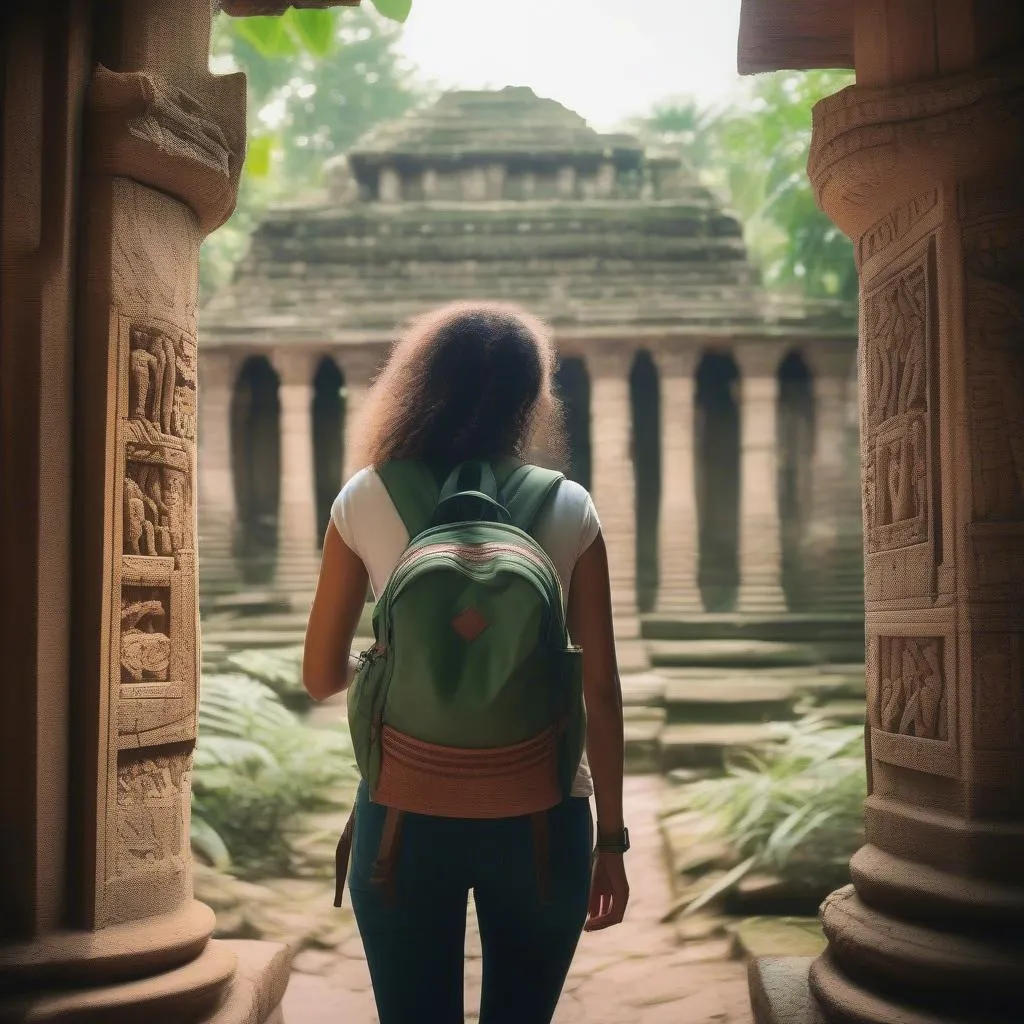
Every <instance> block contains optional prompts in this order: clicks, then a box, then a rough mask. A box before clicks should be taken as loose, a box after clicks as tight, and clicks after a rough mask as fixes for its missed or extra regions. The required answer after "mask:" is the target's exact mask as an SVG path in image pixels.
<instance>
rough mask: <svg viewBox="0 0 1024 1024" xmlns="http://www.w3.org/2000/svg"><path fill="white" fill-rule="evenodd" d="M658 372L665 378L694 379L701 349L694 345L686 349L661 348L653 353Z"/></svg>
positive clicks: (652, 356)
mask: <svg viewBox="0 0 1024 1024" xmlns="http://www.w3.org/2000/svg"><path fill="white" fill-rule="evenodd" d="M651 358H652V359H653V360H654V365H655V366H657V368H658V372H659V373H660V374H662V376H664V377H692V376H693V375H694V374H695V373H696V372H697V364H698V363H699V362H700V349H699V348H698V347H697V346H695V345H693V346H690V345H688V346H687V347H685V348H682V347H679V348H659V349H655V350H654V351H652V352H651Z"/></svg>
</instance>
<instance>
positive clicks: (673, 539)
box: [654, 349, 704, 616]
mask: <svg viewBox="0 0 1024 1024" xmlns="http://www.w3.org/2000/svg"><path fill="white" fill-rule="evenodd" d="M698 356H699V352H698V351H697V350H696V349H679V350H675V351H664V352H655V353H654V360H655V363H656V364H657V367H658V377H659V383H660V385H661V512H660V515H659V517H658V602H657V609H658V613H659V614H660V615H665V616H675V615H694V614H698V615H699V614H700V613H702V612H703V611H704V605H703V603H702V602H701V598H700V587H699V586H698V583H697V559H698V554H699V552H698V522H697V492H696V479H695V476H694V445H695V430H694V427H695V422H694V415H695V413H694V400H695V395H696V390H697V379H696V368H697V358H698Z"/></svg>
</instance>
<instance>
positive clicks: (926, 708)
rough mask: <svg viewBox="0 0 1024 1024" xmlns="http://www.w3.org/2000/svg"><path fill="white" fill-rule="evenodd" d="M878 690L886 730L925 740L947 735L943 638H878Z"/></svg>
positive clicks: (880, 712)
mask: <svg viewBox="0 0 1024 1024" xmlns="http://www.w3.org/2000/svg"><path fill="white" fill-rule="evenodd" d="M877 643H878V651H877V655H876V657H877V662H876V663H875V664H876V671H877V673H878V676H877V678H878V689H877V691H876V694H877V696H876V700H877V713H878V721H879V727H880V728H881V729H882V730H883V731H884V732H890V733H898V734H900V735H903V736H918V737H921V738H924V739H932V740H946V739H948V738H949V735H948V723H947V708H946V684H945V674H944V672H943V667H942V638H941V637H908V636H880V637H878V641H877Z"/></svg>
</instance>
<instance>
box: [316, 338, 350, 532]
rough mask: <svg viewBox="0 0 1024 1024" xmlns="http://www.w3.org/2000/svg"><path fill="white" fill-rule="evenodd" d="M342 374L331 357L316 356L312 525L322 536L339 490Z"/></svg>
mask: <svg viewBox="0 0 1024 1024" xmlns="http://www.w3.org/2000/svg"><path fill="white" fill-rule="evenodd" d="M344 387H345V378H344V376H343V374H342V372H341V371H340V370H339V369H338V366H337V364H336V363H335V362H334V360H333V359H330V358H328V357H327V356H325V357H324V358H323V359H321V360H320V363H319V365H318V366H317V368H316V373H315V374H314V376H313V409H312V416H313V475H314V479H315V487H316V528H317V536H318V537H320V538H322V537H323V536H324V533H325V532H326V531H327V525H328V523H329V522H330V519H331V505H332V504H333V503H334V499H335V498H336V497H337V494H338V491H339V490H341V484H342V479H341V476H342V462H343V460H344V455H345V399H344Z"/></svg>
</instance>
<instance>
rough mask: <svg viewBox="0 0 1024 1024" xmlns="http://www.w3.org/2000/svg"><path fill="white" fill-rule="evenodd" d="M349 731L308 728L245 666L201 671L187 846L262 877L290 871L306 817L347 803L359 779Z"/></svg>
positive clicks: (212, 859)
mask: <svg viewBox="0 0 1024 1024" xmlns="http://www.w3.org/2000/svg"><path fill="white" fill-rule="evenodd" d="M352 762H353V754H352V746H351V741H350V739H349V735H348V731H347V730H346V729H343V728H334V729H314V728H311V727H309V726H307V725H305V724H303V722H302V721H301V719H300V718H299V717H298V716H297V715H295V714H294V713H293V712H291V711H289V710H288V709H287V708H286V707H284V706H283V705H282V703H281V700H280V698H279V697H278V695H277V694H275V693H274V691H273V690H272V689H271V688H270V687H269V686H267V685H266V684H264V683H263V682H260V681H258V680H257V679H253V678H250V677H249V676H247V675H243V674H241V673H234V674H218V675H208V676H204V677H203V680H202V689H201V692H200V701H199V741H198V743H197V745H196V750H195V757H194V771H193V781H192V818H193V831H192V835H193V849H194V851H195V852H196V854H197V855H198V856H200V857H202V858H203V859H204V860H206V861H208V862H210V863H213V864H215V865H217V866H219V867H222V868H223V867H226V866H228V865H230V867H231V869H232V870H233V871H234V872H235V873H236V874H238V875H241V876H244V877H258V876H263V875H268V874H287V873H288V872H289V871H290V870H291V865H292V851H291V848H290V845H289V837H290V835H291V834H292V833H294V831H295V830H296V827H297V825H298V824H299V822H300V819H301V817H302V816H303V815H305V814H309V813H311V812H316V811H324V810H333V809H342V810H343V809H345V808H346V807H347V805H348V801H349V799H350V797H351V795H352V792H353V790H354V785H355V782H356V779H357V775H356V772H355V770H354V768H353V766H352Z"/></svg>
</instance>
